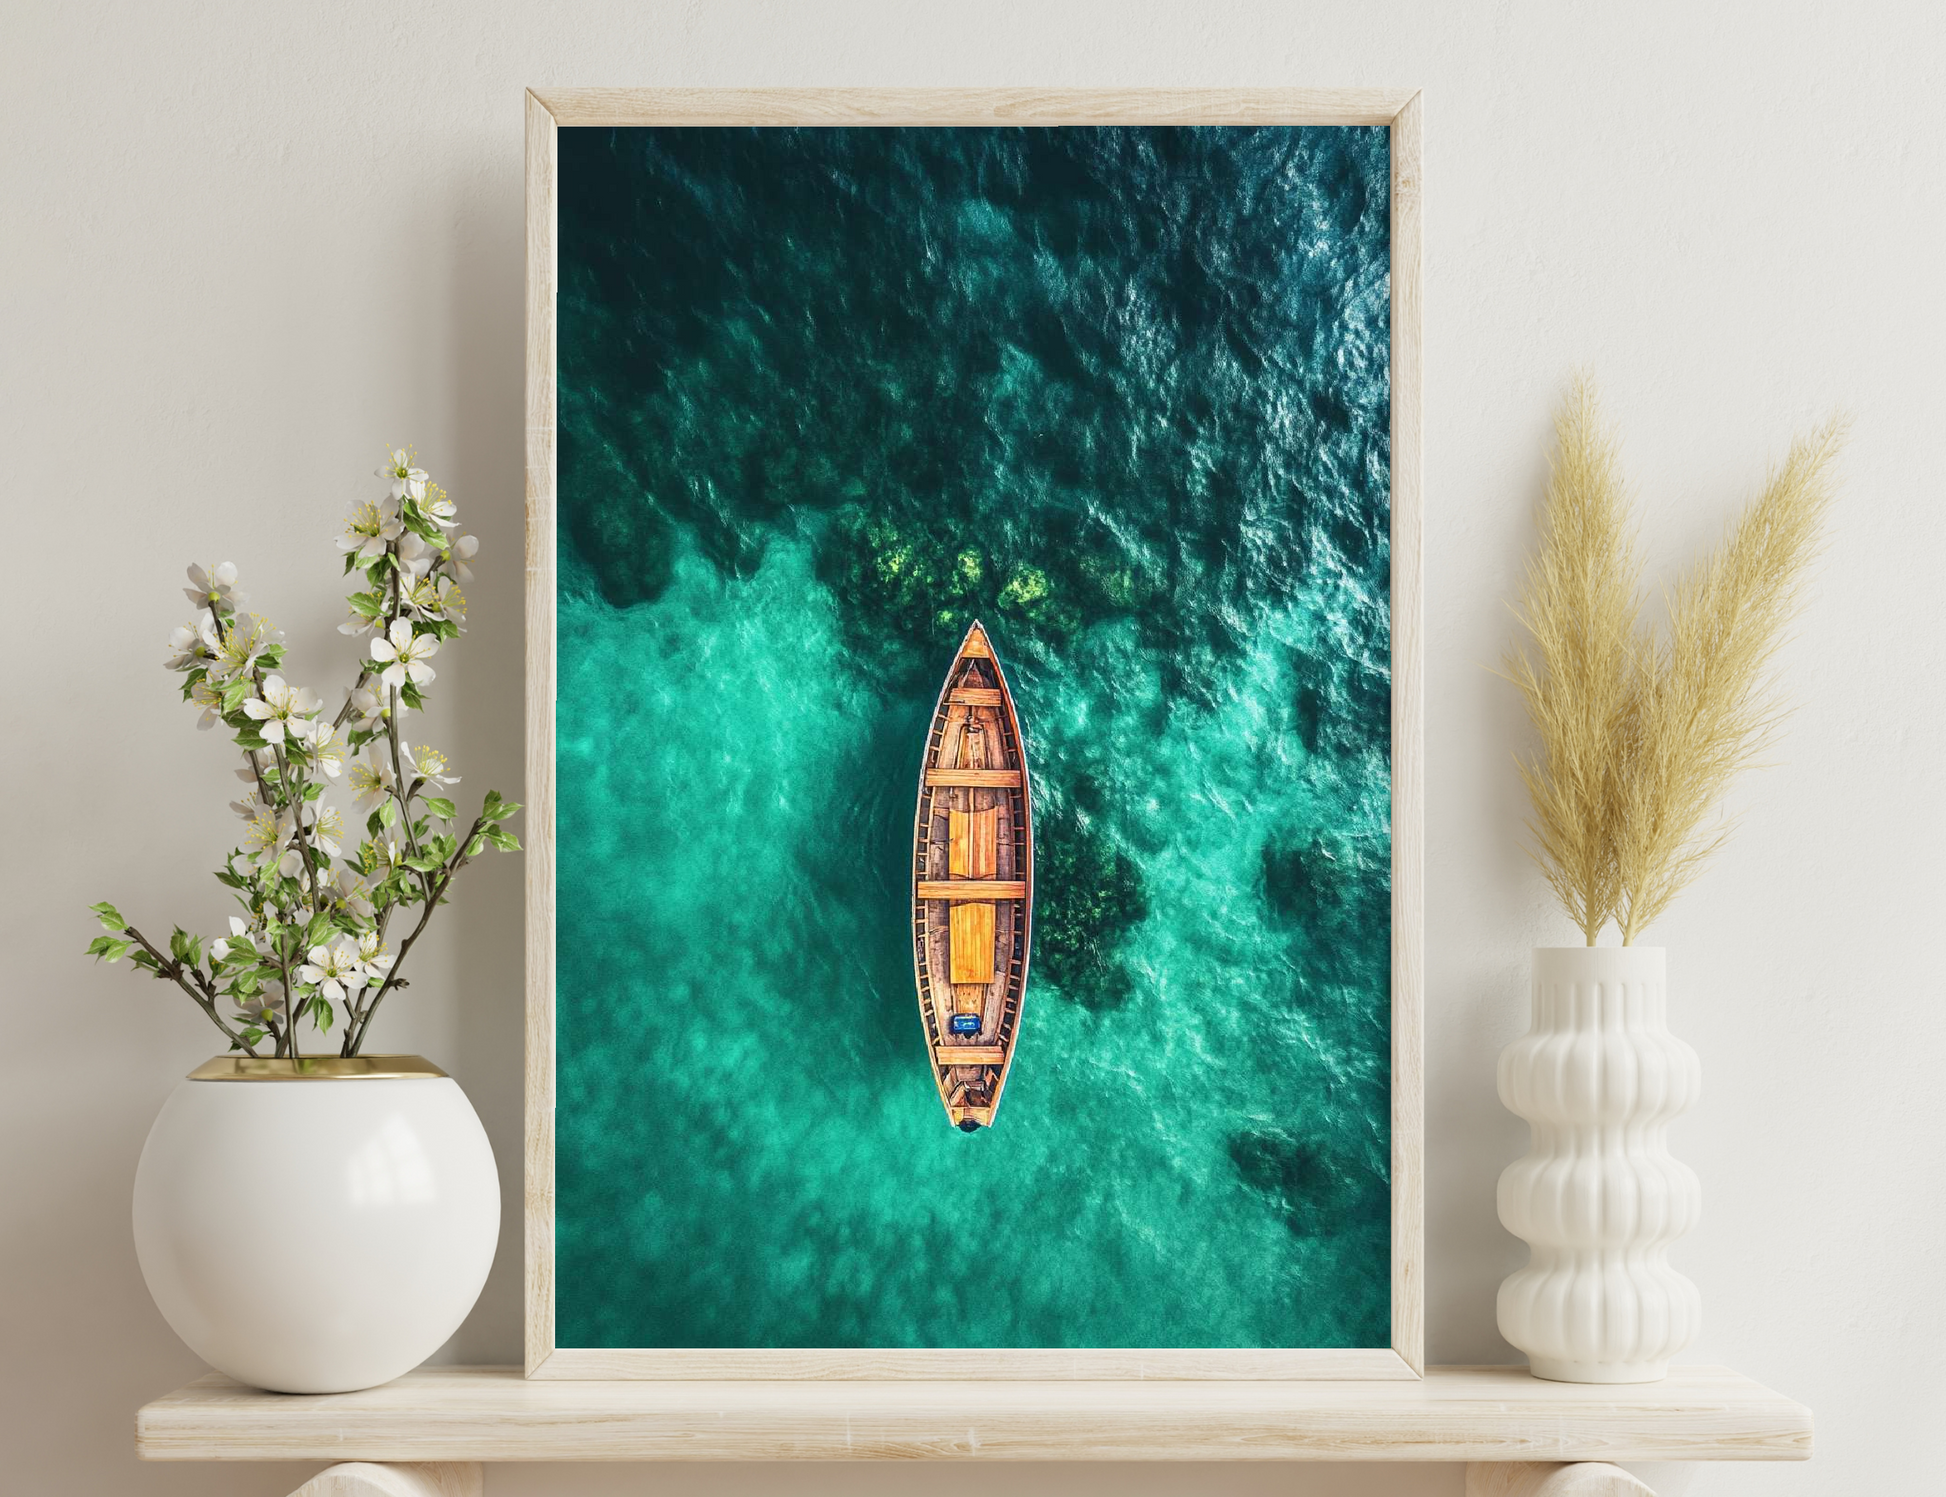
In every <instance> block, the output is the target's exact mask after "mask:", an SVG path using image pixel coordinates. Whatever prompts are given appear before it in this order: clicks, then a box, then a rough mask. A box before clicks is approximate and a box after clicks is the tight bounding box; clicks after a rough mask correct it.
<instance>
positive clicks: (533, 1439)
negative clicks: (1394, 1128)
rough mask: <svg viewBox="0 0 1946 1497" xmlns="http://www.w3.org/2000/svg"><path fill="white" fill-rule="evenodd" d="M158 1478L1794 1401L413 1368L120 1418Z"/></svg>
mask: <svg viewBox="0 0 1946 1497" xmlns="http://www.w3.org/2000/svg"><path fill="white" fill-rule="evenodd" d="M135 1428H136V1448H137V1450H138V1452H139V1453H140V1454H141V1455H142V1456H143V1457H144V1458H145V1459H147V1460H173V1461H221V1460H234V1461H264V1460H335V1461H351V1460H366V1461H810V1460H840V1461H850V1460H881V1459H903V1460H969V1459H980V1460H1020V1461H1053V1460H1091V1461H1147V1460H1183V1461H1204V1460H1279V1461H1600V1460H1606V1461H1780V1460H1781V1461H1790V1460H1804V1459H1806V1458H1808V1457H1809V1455H1810V1454H1811V1414H1810V1411H1809V1410H1808V1409H1806V1408H1804V1407H1803V1406H1802V1405H1800V1404H1797V1403H1794V1402H1792V1401H1791V1400H1790V1399H1788V1398H1784V1397H1782V1396H1781V1395H1779V1394H1776V1393H1773V1392H1771V1391H1770V1390H1769V1389H1768V1388H1765V1387H1763V1386H1761V1385H1760V1384H1757V1383H1753V1382H1751V1381H1750V1380H1749V1379H1748V1378H1745V1377H1741V1376H1739V1375H1738V1374H1736V1373H1734V1372H1731V1371H1730V1370H1729V1369H1727V1368H1723V1367H1684V1368H1678V1369H1676V1370H1675V1371H1673V1372H1672V1373H1671V1374H1670V1375H1669V1377H1668V1378H1667V1379H1666V1380H1664V1381H1663V1382H1659V1383H1642V1384H1636V1385H1631V1386H1591V1385H1581V1384H1569V1383H1549V1382H1542V1381H1540V1380H1539V1379H1537V1378H1534V1377H1531V1376H1529V1374H1528V1372H1527V1370H1526V1369H1525V1368H1524V1367H1434V1368H1432V1369H1430V1370H1429V1371H1428V1373H1427V1375H1426V1377H1425V1380H1424V1381H1423V1382H1421V1381H1411V1382H1396V1381H1395V1382H1223V1383H1215V1382H1118V1383H1099V1382H1058V1383H1056V1382H982V1383H954V1382H923V1383H918V1382H911V1383H895V1382H876V1383H866V1382H766V1383H755V1382H715V1383H699V1382H681V1383H672V1382H627V1383H623V1382H552V1381H549V1382H542V1381H529V1380H527V1379H525V1378H523V1377H522V1376H521V1375H520V1371H519V1369H518V1368H498V1367H430V1368H424V1369H422V1370H420V1371H418V1372H414V1373H410V1374H408V1375H407V1376H405V1377H402V1378H400V1379H399V1380H398V1381H397V1382H393V1383H387V1384H386V1385H385V1386H383V1387H380V1388H371V1389H368V1390H366V1391H365V1392H362V1393H339V1394H331V1395H300V1394H279V1393H261V1392H258V1391H256V1390H254V1389H251V1388H245V1387H243V1386H241V1385H240V1384H238V1383H235V1382H232V1381H231V1380H230V1379H229V1378H226V1377H223V1376H221V1375H219V1374H215V1373H212V1374H210V1375H209V1376H207V1377H203V1378H199V1379H197V1381H195V1382H193V1383H190V1384H189V1385H188V1386H186V1387H183V1388H179V1389H177V1390H176V1391H175V1392H174V1393H171V1394H170V1395H169V1396H168V1397H166V1398H161V1399H157V1400H156V1401H155V1402H154V1403H151V1404H149V1405H147V1406H146V1407H144V1408H143V1409H142V1410H141V1412H140V1413H139V1414H137V1415H136V1421H135Z"/></svg>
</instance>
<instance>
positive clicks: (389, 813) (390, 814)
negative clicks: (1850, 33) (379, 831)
mask: <svg viewBox="0 0 1946 1497" xmlns="http://www.w3.org/2000/svg"><path fill="white" fill-rule="evenodd" d="M377 816H378V821H379V825H380V826H391V825H392V824H393V823H395V822H396V821H397V820H398V819H399V803H398V802H397V801H395V800H393V799H392V798H391V797H390V796H389V795H388V796H387V797H386V798H385V799H384V800H382V801H380V802H379V803H378V811H377Z"/></svg>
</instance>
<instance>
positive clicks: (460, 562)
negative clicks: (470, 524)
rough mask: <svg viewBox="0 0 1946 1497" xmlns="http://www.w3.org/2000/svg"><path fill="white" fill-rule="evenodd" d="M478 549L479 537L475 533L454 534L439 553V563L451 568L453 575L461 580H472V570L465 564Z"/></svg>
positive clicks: (475, 554) (477, 552) (476, 553)
mask: <svg viewBox="0 0 1946 1497" xmlns="http://www.w3.org/2000/svg"><path fill="white" fill-rule="evenodd" d="M479 551H480V538H479V537H478V536H476V535H461V536H455V537H454V538H453V539H452V540H451V541H449V542H448V543H447V546H446V549H445V550H444V551H442V552H441V553H440V556H439V559H440V561H441V563H442V564H443V565H445V566H447V567H450V568H451V569H452V572H453V575H454V576H455V577H457V578H458V579H459V580H460V581H461V582H471V581H472V580H473V570H472V568H471V567H469V566H467V563H468V562H469V561H471V560H472V559H473V558H474V557H475V556H477V555H478V554H479Z"/></svg>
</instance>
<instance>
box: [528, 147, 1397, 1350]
mask: <svg viewBox="0 0 1946 1497" xmlns="http://www.w3.org/2000/svg"><path fill="white" fill-rule="evenodd" d="M1387 175H1388V161H1387V148H1386V136H1385V132H1384V131H1383V130H1382V129H1305V130H1263V131H1251V130H1227V129H1226V130H1214V129H1201V130H1189V129H1103V130H1068V131H1022V130H889V131H870V130H819V131H808V130H807V131H761V132H760V131H731V130H666V131H665V130H623V131H609V130H574V129H569V130H563V131H562V132H561V204H562V210H561V278H562V293H561V301H560V374H561V393H560V491H561V535H560V543H561V545H560V554H561V582H560V605H559V606H560V617H559V625H560V645H559V651H560V654H559V672H560V679H559V718H558V730H557V732H558V738H557V764H558V791H557V796H558V800H557V812H558V817H559V856H560V884H559V899H558V910H557V936H558V943H559V944H558V958H557V961H558V968H557V977H558V981H557V993H558V1002H559V1069H558V1113H557V1160H556V1164H557V1181H556V1187H557V1196H556V1212H557V1217H556V1233H557V1275H558V1289H557V1295H558V1298H557V1306H556V1316H557V1320H556V1325H557V1330H556V1335H557V1341H558V1343H559V1344H560V1345H563V1346H642V1347H652V1346H669V1347H676V1346H712V1347H745V1346H779V1347H789V1346H833V1347H841V1346H860V1347H866V1346H870V1347H922V1346H973V1347H978V1346H994V1347H1015V1346H1046V1347H1085V1346H1101V1347H1108V1346H1158V1347H1160V1346H1207V1347H1292V1346H1315V1347H1329V1346H1380V1345H1384V1344H1386V1343H1387V1342H1388V1340H1389V1334H1390V1324H1389V1309H1388V1295H1389V1273H1390V1257H1389V1245H1388V1235H1387V1218H1388V1211H1389V1196H1388V1187H1387V1165H1388V1154H1389V1135H1388V1122H1387V1114H1388V1095H1389V1093H1388V1086H1389V1080H1388V1061H1387V1049H1388V1043H1389V1031H1388V1006H1389V990H1388V965H1389V950H1390V933H1389V925H1388V920H1389V915H1388V909H1389V882H1388V879H1389V875H1388V868H1389V856H1390V853H1389V824H1390V809H1389V801H1388V788H1387V787H1388V781H1389V759H1388V743H1389V738H1388V733H1389V728H1388V724H1387V718H1386V712H1387V701H1388V692H1389V657H1388V649H1389V645H1388V629H1387V544H1386V534H1387V508H1388V495H1389V469H1388V446H1387V430H1388V416H1387V410H1388V375H1387V357H1388V354H1387V347H1388V337H1389V330H1388V304H1389V297H1388V285H1387V269H1386V267H1387V256H1388V245H1387V214H1388V202H1387V185H1386V183H1387ZM975 616H978V617H979V618H981V619H982V620H983V621H984V622H985V623H986V625H987V627H988V629H989V631H990V633H991V634H992V636H993V638H994V641H995V644H996V646H997V648H998V649H999V651H1000V653H1001V656H1002V659H1003V661H1004V663H1005V665H1006V667H1007V670H1008V673H1009V677H1010V680H1011V683H1012V685H1013V688H1014V692H1015V696H1016V699H1017V703H1018V706H1019V710H1020V715H1021V723H1022V729H1023V733H1024V736H1025V739H1026V743H1027V749H1028V753H1029V756H1030V761H1031V764H1032V768H1033V777H1034V791H1035V797H1036V834H1037V845H1038V851H1039V865H1038V869H1037V875H1038V878H1037V890H1036V895H1037V897H1036V906H1035V930H1034V947H1033V955H1032V963H1033V965H1032V974H1031V977H1030V980H1029V985H1028V991H1027V997H1026V1002H1025V1005H1024V1010H1023V1019H1022V1025H1021V1037H1020V1040H1019V1044H1018V1048H1017V1051H1016V1058H1015V1062H1014V1066H1013V1069H1012V1071H1011V1073H1010V1076H1009V1079H1008V1084H1007V1090H1006V1095H1005V1099H1004V1101H1003V1102H1002V1105H1001V1108H1000V1111H999V1114H998V1116H997V1118H996V1120H995V1126H994V1127H993V1128H991V1129H989V1130H984V1131H982V1132H979V1133H975V1134H970V1135H969V1134H962V1133H959V1132H957V1131H955V1130H954V1129H952V1128H951V1127H950V1125H949V1124H948V1122H947V1119H946V1115H945V1111H944V1109H943V1108H942V1107H941V1106H940V1103H939V1098H938V1094H937V1092H936V1091H935V1090H934V1087H933V1082H932V1078H931V1073H930V1070H929V1067H928V1065H927V1057H926V1049H925V1041H924V1034H923V1031H922V1029H921V1025H920V1019H919V1013H918V1008H917V1002H916V998H915V995H914V991H913V977H912V959H911V949H910V944H909V937H908V929H909V925H908V921H909V907H908V900H909V888H908V884H907V879H908V877H909V872H908V870H909V868H910V855H911V836H912V813H913V800H914V794H915V788H916V777H917V769H918V762H919V755H920V751H921V748H922V747H923V739H924V733H925V728H926V723H927V719H928V717H929V714H930V712H931V709H932V705H933V700H934V697H935V695H936V693H937V692H938V689H939V683H940V679H941V677H942V675H943V673H944V671H945V668H946V665H947V662H948V660H949V659H950V657H951V654H952V650H953V647H954V645H955V644H956V643H957V642H958V640H959V637H960V635H961V634H962V633H963V632H964V629H965V627H966V624H967V623H968V621H970V619H971V618H973V617H975Z"/></svg>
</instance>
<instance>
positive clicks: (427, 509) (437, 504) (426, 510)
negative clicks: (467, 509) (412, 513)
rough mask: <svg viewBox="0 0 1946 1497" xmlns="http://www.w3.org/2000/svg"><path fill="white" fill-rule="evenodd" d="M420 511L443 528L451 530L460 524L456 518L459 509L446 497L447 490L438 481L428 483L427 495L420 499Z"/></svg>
mask: <svg viewBox="0 0 1946 1497" xmlns="http://www.w3.org/2000/svg"><path fill="white" fill-rule="evenodd" d="M419 513H420V514H422V515H424V516H425V517H426V518H427V519H428V520H431V521H432V522H433V524H435V525H437V526H439V527H440V528H441V529H442V530H451V529H452V528H453V527H454V526H455V525H457V524H459V521H458V520H457V519H455V518H454V516H455V515H457V514H458V513H459V510H458V509H457V508H455V507H454V505H453V501H452V500H450V499H448V498H447V497H446V491H445V490H444V489H442V488H441V487H440V486H439V485H438V484H436V483H435V484H429V485H427V487H426V492H425V495H424V496H423V497H422V498H421V499H420V500H419Z"/></svg>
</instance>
